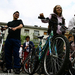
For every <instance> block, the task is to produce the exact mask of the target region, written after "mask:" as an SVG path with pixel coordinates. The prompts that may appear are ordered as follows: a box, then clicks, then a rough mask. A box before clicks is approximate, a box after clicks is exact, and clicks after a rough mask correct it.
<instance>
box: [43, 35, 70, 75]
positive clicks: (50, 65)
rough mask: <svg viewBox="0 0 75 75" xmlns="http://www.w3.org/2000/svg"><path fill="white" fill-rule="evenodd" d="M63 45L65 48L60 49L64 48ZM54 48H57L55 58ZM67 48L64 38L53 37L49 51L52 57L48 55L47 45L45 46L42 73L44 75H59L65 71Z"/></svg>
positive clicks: (67, 58)
mask: <svg viewBox="0 0 75 75" xmlns="http://www.w3.org/2000/svg"><path fill="white" fill-rule="evenodd" d="M57 40H58V41H57ZM60 40H61V42H60ZM56 41H57V42H56ZM64 45H65V48H64V49H61V48H63V47H64ZM60 46H61V47H60ZM55 47H57V48H56V49H57V56H54V55H55ZM69 47H70V46H69V41H68V39H67V38H66V37H65V36H63V35H56V36H53V38H52V42H51V51H52V54H53V55H50V54H49V55H48V51H49V45H47V48H46V54H45V57H44V72H45V74H46V75H61V74H62V73H63V72H64V71H65V69H66V66H67V63H68V61H69V49H70V48H69Z"/></svg>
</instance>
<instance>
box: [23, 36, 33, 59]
mask: <svg viewBox="0 0 75 75" xmlns="http://www.w3.org/2000/svg"><path fill="white" fill-rule="evenodd" d="M25 39H26V42H25V43H24V44H23V50H24V51H25V52H24V60H25V59H26V57H27V56H28V54H29V52H30V51H31V45H32V47H33V48H34V43H33V42H32V41H30V37H29V36H26V38H25Z"/></svg>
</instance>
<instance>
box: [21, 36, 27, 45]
mask: <svg viewBox="0 0 75 75" xmlns="http://www.w3.org/2000/svg"><path fill="white" fill-rule="evenodd" d="M25 38H26V35H25V36H23V35H21V44H22V45H23V43H24V42H25Z"/></svg>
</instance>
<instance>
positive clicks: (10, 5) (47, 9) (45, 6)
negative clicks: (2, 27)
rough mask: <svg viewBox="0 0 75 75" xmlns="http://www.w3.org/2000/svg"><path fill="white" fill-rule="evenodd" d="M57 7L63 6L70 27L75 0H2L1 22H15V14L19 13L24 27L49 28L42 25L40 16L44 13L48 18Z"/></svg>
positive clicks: (74, 11) (0, 9)
mask: <svg viewBox="0 0 75 75" xmlns="http://www.w3.org/2000/svg"><path fill="white" fill-rule="evenodd" d="M55 5H61V7H62V9H63V16H64V18H65V19H66V26H68V23H69V20H70V19H71V18H72V17H73V16H74V14H75V0H0V22H5V23H7V22H8V21H11V20H13V12H15V11H19V12H20V17H19V19H22V20H23V23H24V25H32V26H34V25H38V26H41V27H47V26H48V24H44V23H42V22H41V21H40V20H39V19H38V16H39V14H40V13H44V15H45V17H48V16H49V14H51V13H53V8H54V6H55Z"/></svg>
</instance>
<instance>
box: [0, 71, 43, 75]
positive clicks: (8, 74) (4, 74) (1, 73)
mask: <svg viewBox="0 0 75 75" xmlns="http://www.w3.org/2000/svg"><path fill="white" fill-rule="evenodd" d="M0 75H29V74H26V73H22V72H21V73H20V74H15V73H14V72H12V73H3V72H2V71H0ZM34 75H39V74H37V73H35V74H34ZM41 75H44V74H41Z"/></svg>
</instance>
